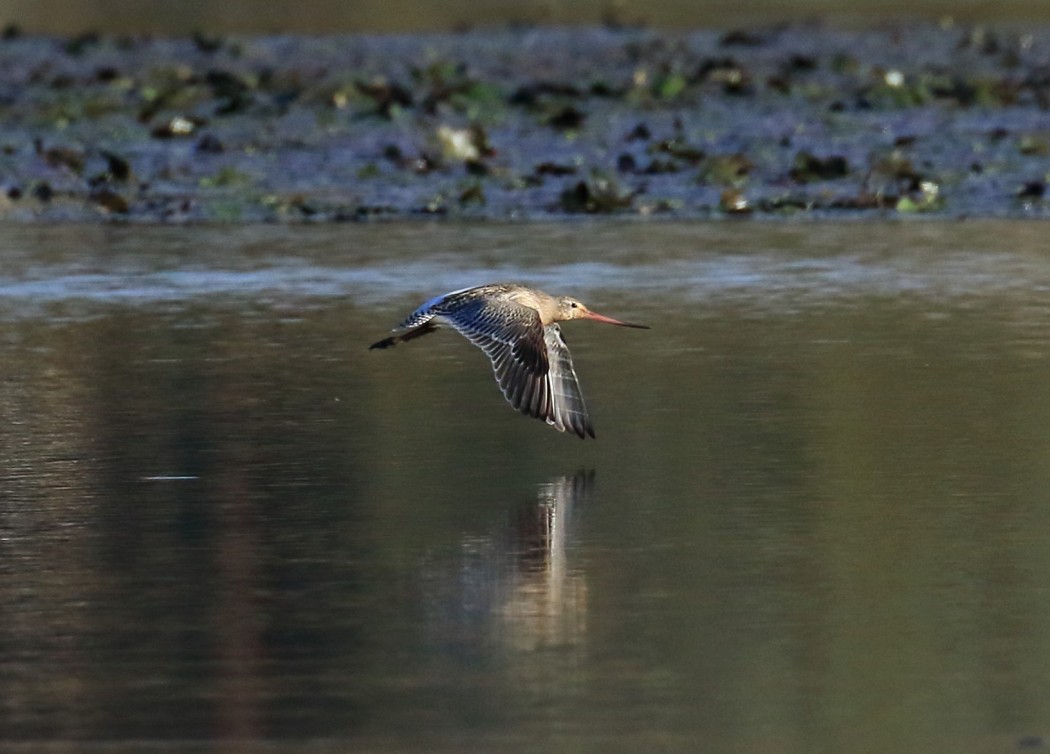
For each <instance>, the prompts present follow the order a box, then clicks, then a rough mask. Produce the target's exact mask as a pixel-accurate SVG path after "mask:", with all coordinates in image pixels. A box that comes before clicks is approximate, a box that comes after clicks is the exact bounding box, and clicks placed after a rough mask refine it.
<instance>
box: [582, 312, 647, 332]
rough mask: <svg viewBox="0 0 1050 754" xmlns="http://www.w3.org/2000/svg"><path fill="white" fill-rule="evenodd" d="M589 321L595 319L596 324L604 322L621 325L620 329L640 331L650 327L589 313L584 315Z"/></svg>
mask: <svg viewBox="0 0 1050 754" xmlns="http://www.w3.org/2000/svg"><path fill="white" fill-rule="evenodd" d="M584 316H585V317H586V318H587V319H593V320H594V321H595V322H604V323H605V324H607V325H619V326H620V327H634V328H637V329H639V330H648V329H649V325H637V324H635V323H634V322H624V321H623V320H619V319H613V318H612V317H606V316H605V315H604V314H598V313H597V312H592V311H588V312H587V314H586V315H584Z"/></svg>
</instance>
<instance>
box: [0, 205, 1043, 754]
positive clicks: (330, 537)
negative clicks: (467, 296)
mask: <svg viewBox="0 0 1050 754" xmlns="http://www.w3.org/2000/svg"><path fill="white" fill-rule="evenodd" d="M1044 239H1045V227H1044V226H1043V225H1039V224H1025V223H1008V224H1007V223H957V224H951V225H948V224H932V223H922V224H919V223H916V224H897V225H894V224H859V223H858V224H848V225H788V226H785V225H780V224H777V225H774V224H768V225H763V224H748V223H740V224H736V223H725V224H688V225H671V224H644V223H635V224H619V225H617V224H564V225H555V226H545V225H538V224H537V225H534V224H527V225H513V224H511V225H493V224H486V225H478V226H470V225H466V226H464V225H459V226H454V225H434V226H427V225H420V224H413V225H380V226H365V227H357V226H355V227H349V228H347V227H340V228H332V227H326V228H301V227H300V228H275V227H250V228H235V227H231V228H164V229H149V228H135V229H119V228H97V227H90V228H85V227H55V228H33V227H25V228H14V229H11V228H9V229H8V230H7V231H5V234H4V237H3V238H2V239H0V259H2V264H0V364H2V365H3V366H2V368H0V391H2V393H0V395H2V401H0V615H2V616H3V619H2V620H0V748H13V749H24V750H38V749H40V748H41V747H43V746H44V745H45V744H52V745H53V746H56V747H58V748H61V747H62V746H66V745H68V746H69V747H73V748H77V747H81V746H84V745H86V744H88V743H91V744H94V745H96V746H97V747H98V748H100V749H102V750H107V749H110V748H112V749H118V748H122V747H124V748H126V747H128V746H133V747H135V748H136V750H141V749H148V748H163V749H186V750H189V749H194V750H216V751H218V750H222V751H225V750H229V749H230V748H231V747H232V746H234V745H235V744H243V745H244V746H245V747H248V748H259V747H263V746H264V745H269V746H270V747H272V748H274V749H282V748H285V747H288V746H294V747H295V748H297V749H300V750H302V749H324V750H340V751H341V750H348V749H353V750H375V751H405V750H418V751H423V750H426V751H461V750H467V749H473V750H501V751H502V750H512V751H514V750H516V751H530V750H539V749H542V750H544V751H581V750H585V751H586V750H593V751H653V750H668V751H696V750H712V751H741V752H743V751H749V752H750V751H756V750H760V751H799V752H802V751H805V752H813V751H842V750H848V751H931V750H932V751H947V750H954V751H961V752H985V751H1012V750H1017V749H1019V748H1035V747H1041V746H1044V745H1045V743H1044V741H1045V737H1046V736H1050V589H1048V588H1047V583H1048V582H1047V574H1048V572H1050V492H1048V490H1050V389H1048V388H1050V379H1048V374H1050V372H1048V366H1050V304H1048V301H1050V299H1048V293H1050V257H1048V256H1047V254H1046V250H1045V242H1044ZM505 279H509V280H518V281H522V282H525V283H528V284H533V285H537V286H540V287H543V288H545V289H547V290H550V291H552V292H554V291H564V292H573V293H574V294H576V295H578V296H579V297H580V298H582V299H583V300H584V301H585V302H587V303H588V304H590V305H592V306H593V308H595V309H597V310H598V311H602V312H605V313H608V314H610V315H613V316H617V317H623V318H625V319H629V320H632V321H640V322H645V323H647V324H650V325H651V326H652V328H653V329H652V330H651V331H636V330H622V329H619V328H608V327H602V326H600V325H596V324H593V323H583V322H581V323H570V324H569V325H567V326H566V328H565V331H566V334H567V339H568V341H569V343H570V345H571V347H572V349H573V354H574V357H575V360H576V367H577V371H578V372H579V373H580V376H581V380H582V382H583V385H584V390H585V392H586V395H587V398H588V401H589V405H590V407H591V409H592V413H593V414H594V417H595V424H596V427H597V431H598V439H597V440H596V441H586V442H581V441H579V440H577V439H575V438H573V437H568V436H564V435H560V434H559V433H557V432H554V431H553V430H551V429H550V428H549V427H546V426H544V425H543V424H542V423H540V422H537V421H534V420H529V419H526V418H524V417H521V416H518V415H516V414H515V413H514V412H513V411H512V410H511V409H509V408H508V407H507V406H506V405H505V404H504V403H503V400H502V398H501V396H500V395H499V391H498V389H497V386H496V384H495V382H494V380H493V378H492V375H491V373H490V371H489V369H488V366H487V363H486V361H485V358H484V356H483V355H482V354H481V353H480V352H479V351H477V350H476V349H474V348H473V347H472V346H470V345H469V344H468V343H466V341H464V340H462V339H461V338H458V337H457V336H455V335H454V334H450V333H439V334H436V335H433V336H430V337H428V338H426V339H423V340H420V341H416V342H414V343H410V344H406V345H405V346H403V347H399V348H396V349H393V350H390V351H385V352H369V351H368V350H367V345H368V344H369V343H371V342H373V341H374V340H376V339H377V338H378V337H381V336H382V334H383V332H384V331H385V330H386V329H387V328H388V327H390V326H392V325H394V324H395V323H396V322H397V321H398V320H399V319H400V318H401V317H402V316H404V315H405V314H406V313H407V312H408V311H410V310H411V309H412V308H413V307H414V306H415V305H417V304H418V303H419V302H421V301H422V300H424V299H425V298H427V297H429V296H431V295H433V294H434V293H436V292H440V291H442V290H449V289H453V288H458V287H463V286H466V285H471V284H474V283H481V282H490V281H495V280H505Z"/></svg>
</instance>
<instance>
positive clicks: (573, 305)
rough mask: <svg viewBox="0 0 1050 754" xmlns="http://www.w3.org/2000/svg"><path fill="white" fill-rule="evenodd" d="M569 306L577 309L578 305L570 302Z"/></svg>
mask: <svg viewBox="0 0 1050 754" xmlns="http://www.w3.org/2000/svg"><path fill="white" fill-rule="evenodd" d="M569 306H571V307H572V308H573V309H575V308H576V307H578V306H579V304H577V303H576V302H575V301H572V302H571V303H570V304H569Z"/></svg>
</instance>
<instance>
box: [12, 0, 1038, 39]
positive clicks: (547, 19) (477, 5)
mask: <svg viewBox="0 0 1050 754" xmlns="http://www.w3.org/2000/svg"><path fill="white" fill-rule="evenodd" d="M813 18H821V19H826V20H829V21H831V22H834V23H838V24H844V25H849V26H864V25H869V24H877V23H880V22H885V21H889V20H893V19H901V18H909V19H925V20H938V21H943V20H945V19H951V20H952V21H956V22H960V23H989V22H1005V23H1023V22H1032V21H1036V22H1046V21H1047V20H1050V3H1047V2H1045V0H995V1H994V2H992V1H990V0H881V1H880V2H878V3H871V2H869V3H855V2H850V1H849V0H744V1H741V0H704V2H699V3H698V2H694V1H693V0H655V2H645V3H634V2H629V1H628V0H353V1H352V2H345V0H294V1H292V0H273V1H271V2H265V3H264V2H258V1H257V0H226V1H225V2H216V1H215V0H180V1H179V2H170V1H169V0H0V23H2V24H3V25H4V26H16V27H18V28H19V29H21V30H23V31H26V32H32V33H54V34H75V33H80V32H84V31H88V30H91V31H101V32H114V33H139V32H148V33H154V34H178V33H188V32H193V31H205V32H213V33H214V32H245V33H268V32H292V33H304V34H317V33H346V32H415V31H433V30H447V29H456V28H465V27H472V26H485V25H501V24H507V23H544V24H546V23H550V24H598V23H624V24H639V23H642V24H647V25H652V26H658V27H727V26H741V25H760V24H770V23H777V22H781V21H786V20H796V21H797V20H804V19H813Z"/></svg>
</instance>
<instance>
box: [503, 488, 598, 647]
mask: <svg viewBox="0 0 1050 754" xmlns="http://www.w3.org/2000/svg"><path fill="white" fill-rule="evenodd" d="M593 482H594V472H593V471H591V472H584V473H578V474H576V475H574V476H565V477H559V478H556V479H553V480H551V481H549V482H546V483H545V484H541V485H540V487H539V490H538V491H537V495H536V500H535V501H533V502H532V503H531V504H529V505H528V506H525V507H523V508H521V509H520V510H519V511H518V514H517V518H516V521H515V522H514V527H513V535H514V545H515V549H514V551H513V554H514V564H515V567H514V568H513V569H512V570H511V571H510V572H508V573H507V582H508V583H507V586H508V587H509V588H508V589H507V590H506V592H505V594H504V595H503V597H504V599H503V603H502V605H501V607H500V611H499V614H500V617H501V618H502V621H503V623H504V624H505V625H504V628H505V633H504V637H505V639H506V640H507V642H508V643H509V644H512V645H514V646H516V647H517V648H519V649H536V648H539V647H542V646H552V645H553V646H559V645H565V644H574V643H576V642H577V641H578V640H579V639H581V638H582V637H583V635H584V633H585V632H586V628H587V623H586V618H587V584H586V581H585V580H584V577H583V574H582V573H580V572H578V571H577V572H573V571H572V570H571V569H570V568H569V566H568V562H567V561H568V558H567V555H566V548H567V545H568V542H569V534H570V533H571V529H572V522H573V511H574V508H576V507H577V506H578V505H579V504H580V503H581V502H582V501H583V498H584V497H585V496H586V494H587V492H588V491H589V489H590V487H591V485H592V484H593Z"/></svg>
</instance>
